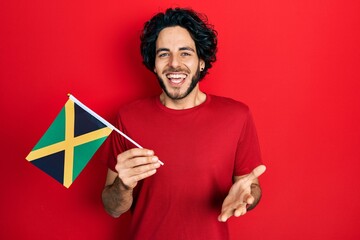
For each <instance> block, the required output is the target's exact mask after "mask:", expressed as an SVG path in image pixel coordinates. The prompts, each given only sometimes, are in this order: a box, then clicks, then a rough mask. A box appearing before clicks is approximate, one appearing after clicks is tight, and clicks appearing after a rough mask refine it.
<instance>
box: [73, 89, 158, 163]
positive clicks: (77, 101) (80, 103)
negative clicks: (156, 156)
mask: <svg viewBox="0 0 360 240" xmlns="http://www.w3.org/2000/svg"><path fill="white" fill-rule="evenodd" d="M68 96H69V99H71V100H72V101H73V102H74V103H76V104H77V105H79V106H80V107H81V108H82V109H84V110H85V111H87V112H88V113H89V114H91V115H92V116H93V117H95V118H96V119H97V120H99V121H100V122H102V123H103V124H105V125H106V126H107V127H109V128H110V129H111V130H115V131H116V132H117V133H119V134H120V135H121V136H123V137H124V138H126V139H127V140H129V141H130V142H131V143H132V144H134V145H135V146H136V147H138V148H143V147H142V146H141V145H140V144H138V143H137V142H135V141H134V140H133V139H131V138H130V137H129V136H127V135H126V134H125V133H123V132H122V131H120V130H119V129H117V128H116V127H115V126H114V125H112V124H111V123H109V122H108V121H106V120H105V119H104V118H102V117H101V116H100V115H98V114H97V113H96V112H94V111H93V110H91V109H90V108H88V107H87V106H85V105H84V104H83V103H82V102H80V101H79V100H77V99H76V98H75V97H74V96H73V95H71V94H70V93H68ZM159 163H160V164H161V165H164V163H163V162H162V161H160V160H159Z"/></svg>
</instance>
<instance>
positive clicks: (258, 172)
mask: <svg viewBox="0 0 360 240" xmlns="http://www.w3.org/2000/svg"><path fill="white" fill-rule="evenodd" d="M265 170H266V167H265V165H259V166H257V167H256V168H254V169H253V170H252V171H251V173H250V174H248V175H247V177H246V178H247V179H246V180H248V181H252V180H254V179H256V178H258V177H260V176H261V175H262V174H263V173H264V172H265Z"/></svg>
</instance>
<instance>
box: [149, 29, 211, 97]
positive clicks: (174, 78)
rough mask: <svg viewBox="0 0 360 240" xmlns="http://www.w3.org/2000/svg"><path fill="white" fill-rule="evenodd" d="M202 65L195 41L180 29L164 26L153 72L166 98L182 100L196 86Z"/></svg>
mask: <svg viewBox="0 0 360 240" xmlns="http://www.w3.org/2000/svg"><path fill="white" fill-rule="evenodd" d="M204 66H205V63H204V61H203V60H201V59H199V57H198V56H197V53H196V46H195V42H194V40H193V39H192V38H191V36H190V34H189V32H188V31H187V30H186V29H185V28H182V27H179V26H175V27H167V28H164V29H163V30H161V31H160V33H159V36H158V38H157V41H156V58H155V69H154V71H155V73H156V75H157V77H158V80H159V83H160V86H161V88H162V89H163V91H164V92H165V93H166V95H167V96H168V97H169V98H171V99H173V100H178V99H183V98H185V97H186V96H188V95H189V94H190V93H191V92H192V91H193V89H194V88H196V87H198V82H199V76H200V69H202V68H203V67H204Z"/></svg>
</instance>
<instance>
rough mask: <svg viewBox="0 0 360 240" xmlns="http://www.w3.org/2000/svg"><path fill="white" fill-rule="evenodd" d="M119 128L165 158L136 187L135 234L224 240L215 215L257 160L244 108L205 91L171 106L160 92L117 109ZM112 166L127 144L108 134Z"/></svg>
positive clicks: (255, 142) (249, 119)
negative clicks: (197, 99)
mask: <svg viewBox="0 0 360 240" xmlns="http://www.w3.org/2000/svg"><path fill="white" fill-rule="evenodd" d="M116 125H117V127H118V128H119V129H120V130H121V131H123V132H124V133H125V134H127V135H128V136H129V137H131V138H132V139H134V140H135V141H136V142H138V143H139V144H140V145H141V146H143V147H144V148H148V149H152V150H154V152H155V154H156V156H158V157H159V158H160V160H161V161H163V162H164V163H165V165H164V166H162V167H160V168H159V169H158V171H157V173H156V174H155V175H153V176H151V177H149V178H147V179H145V180H143V181H141V182H140V183H139V184H138V185H137V187H136V188H135V191H134V203H133V206H132V214H133V215H132V225H131V230H130V231H131V233H130V236H131V238H132V239H141V240H144V239H160V240H161V239H172V240H173V239H182V240H184V239H185V240H186V239H191V240H193V239H204V240H205V239H206V240H211V239H221V240H224V239H228V228H227V224H226V223H221V222H219V221H218V220H217V218H218V215H219V214H220V212H221V206H222V202H223V200H224V198H225V197H226V195H227V193H228V191H229V189H230V187H231V185H232V179H233V176H240V175H244V174H247V173H249V172H250V171H251V170H252V169H253V168H255V167H257V166H258V165H260V164H261V157H260V150H259V143H258V138H257V134H256V130H255V126H254V123H253V120H252V117H251V113H250V111H249V108H248V107H247V106H246V105H244V104H243V103H240V102H237V101H235V100H232V99H229V98H224V97H218V96H214V95H207V98H206V101H205V102H204V103H202V104H201V105H199V106H196V107H194V108H191V109H185V110H173V109H169V108H166V107H165V106H163V105H162V104H161V102H160V100H159V97H151V98H147V99H143V100H138V101H136V102H134V103H132V104H129V105H127V106H125V107H123V108H122V109H121V110H120V112H119V117H118V120H117V124H116ZM110 144H111V146H112V149H113V151H112V154H110V159H109V168H110V169H112V170H113V171H115V164H116V156H117V155H118V154H119V153H121V152H123V151H125V150H127V149H130V148H133V147H135V146H134V145H133V144H132V143H130V142H129V141H127V140H126V139H124V138H123V137H121V135H120V134H118V133H116V132H115V131H113V133H112V134H111V139H110Z"/></svg>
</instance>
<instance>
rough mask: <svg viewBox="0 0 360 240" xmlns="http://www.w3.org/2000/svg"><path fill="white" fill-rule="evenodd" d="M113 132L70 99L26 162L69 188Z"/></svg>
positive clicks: (100, 120)
mask: <svg viewBox="0 0 360 240" xmlns="http://www.w3.org/2000/svg"><path fill="white" fill-rule="evenodd" d="M112 130H113V128H112V125H111V124H109V123H108V122H106V121H105V120H104V119H102V118H101V117H100V116H98V115H97V114H95V113H94V112H92V111H91V110H90V109H88V108H87V107H85V106H84V105H83V104H81V103H80V102H78V101H77V99H75V98H73V97H72V96H71V95H69V100H68V101H67V102H66V103H65V106H64V107H63V108H62V109H61V111H60V113H59V114H58V115H57V117H56V118H55V120H54V121H53V123H52V124H51V125H50V127H49V128H48V129H47V131H46V132H45V134H44V135H43V136H42V137H41V139H40V140H39V142H38V143H37V144H36V145H35V147H34V148H33V149H32V151H31V152H30V153H29V155H28V156H27V157H26V160H28V161H29V162H30V163H32V164H34V165H35V166H36V167H38V168H40V169H41V170H42V171H44V172H45V173H47V174H48V175H50V176H51V177H53V178H54V179H55V180H57V181H58V182H60V183H61V184H63V185H64V186H65V187H67V188H69V187H70V185H71V184H72V183H73V182H74V181H75V179H76V178H77V177H78V175H79V174H80V172H81V171H82V170H83V169H84V168H85V166H86V165H87V163H88V162H89V161H90V159H91V158H92V156H93V155H94V154H95V152H96V151H97V150H98V148H99V147H100V146H101V145H102V143H103V142H104V141H105V139H106V138H107V137H108V136H109V134H110V133H111V131H112Z"/></svg>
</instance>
